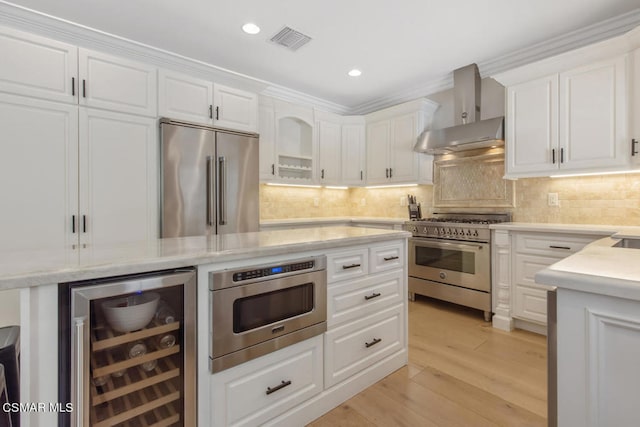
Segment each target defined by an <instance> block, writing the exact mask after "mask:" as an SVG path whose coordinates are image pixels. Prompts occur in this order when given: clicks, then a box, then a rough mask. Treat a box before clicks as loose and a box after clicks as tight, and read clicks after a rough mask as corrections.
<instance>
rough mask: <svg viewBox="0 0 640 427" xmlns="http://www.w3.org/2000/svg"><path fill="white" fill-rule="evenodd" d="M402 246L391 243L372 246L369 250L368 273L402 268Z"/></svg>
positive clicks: (403, 262) (403, 258) (403, 259)
mask: <svg viewBox="0 0 640 427" xmlns="http://www.w3.org/2000/svg"><path fill="white" fill-rule="evenodd" d="M403 248H404V245H403V244H402V243H393V244H389V245H381V246H373V247H371V248H370V249H369V273H379V272H381V271H387V270H393V269H395V268H402V267H404V264H405V257H404V250H403Z"/></svg>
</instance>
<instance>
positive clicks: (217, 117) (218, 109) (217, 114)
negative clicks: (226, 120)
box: [216, 107, 220, 120]
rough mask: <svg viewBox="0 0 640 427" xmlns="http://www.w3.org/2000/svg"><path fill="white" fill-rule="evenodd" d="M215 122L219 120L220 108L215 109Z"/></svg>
mask: <svg viewBox="0 0 640 427" xmlns="http://www.w3.org/2000/svg"><path fill="white" fill-rule="evenodd" d="M216 120H220V107H216Z"/></svg>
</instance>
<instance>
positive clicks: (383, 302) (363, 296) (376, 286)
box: [327, 270, 404, 327]
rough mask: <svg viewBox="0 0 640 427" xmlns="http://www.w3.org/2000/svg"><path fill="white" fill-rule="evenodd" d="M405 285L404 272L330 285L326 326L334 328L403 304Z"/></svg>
mask: <svg viewBox="0 0 640 427" xmlns="http://www.w3.org/2000/svg"><path fill="white" fill-rule="evenodd" d="M403 283H404V277H403V275H402V270H399V271H392V272H389V273H386V274H378V275H375V276H373V277H371V276H367V277H364V278H360V279H355V280H345V281H343V282H340V283H337V284H333V285H331V286H329V288H328V289H327V311H328V313H329V314H328V317H327V324H328V325H329V327H331V326H333V325H337V324H340V323H342V322H345V321H349V320H354V319H357V318H358V317H361V316H363V315H367V314H372V313H376V312H378V311H379V310H380V309H381V308H385V307H389V306H390V305H391V304H397V303H400V302H402V298H403V297H404V294H403V292H402V291H403Z"/></svg>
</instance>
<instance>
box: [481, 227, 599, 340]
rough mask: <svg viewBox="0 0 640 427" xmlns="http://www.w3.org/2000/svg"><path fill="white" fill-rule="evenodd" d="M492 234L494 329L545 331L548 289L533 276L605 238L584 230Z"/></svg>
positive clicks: (500, 232) (497, 231) (504, 231)
mask: <svg viewBox="0 0 640 427" xmlns="http://www.w3.org/2000/svg"><path fill="white" fill-rule="evenodd" d="M493 233H494V234H493V243H492V245H493V246H494V247H493V248H492V254H493V261H492V263H493V265H492V288H493V289H492V293H493V296H494V301H493V311H494V313H495V315H494V316H493V326H494V327H496V328H499V329H505V330H511V329H513V327H514V326H516V327H518V328H522V329H528V330H531V331H534V332H544V331H545V328H546V324H547V290H548V289H550V288H549V287H547V286H544V285H539V284H537V283H536V282H535V275H536V273H537V272H538V271H540V270H543V269H545V268H547V267H549V266H550V265H552V264H554V263H556V262H558V261H560V260H562V259H563V258H566V257H568V256H569V255H571V254H574V253H576V252H578V251H579V250H581V249H582V248H583V247H585V246H586V245H587V244H589V243H591V242H593V241H595V240H597V239H599V238H602V237H604V235H596V234H589V233H588V232H586V231H585V233H584V234H567V233H561V232H546V233H545V232H520V231H507V230H496V231H494V232H493Z"/></svg>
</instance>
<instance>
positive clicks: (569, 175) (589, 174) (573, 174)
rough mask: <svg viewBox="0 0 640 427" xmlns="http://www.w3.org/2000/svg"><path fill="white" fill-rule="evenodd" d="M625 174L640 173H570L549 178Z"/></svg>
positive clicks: (627, 171)
mask: <svg viewBox="0 0 640 427" xmlns="http://www.w3.org/2000/svg"><path fill="white" fill-rule="evenodd" d="M626 173H640V170H638V169H634V170H624V171H610V172H590V173H571V174H566V175H552V176H550V178H574V177H580V176H599V175H621V174H626Z"/></svg>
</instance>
